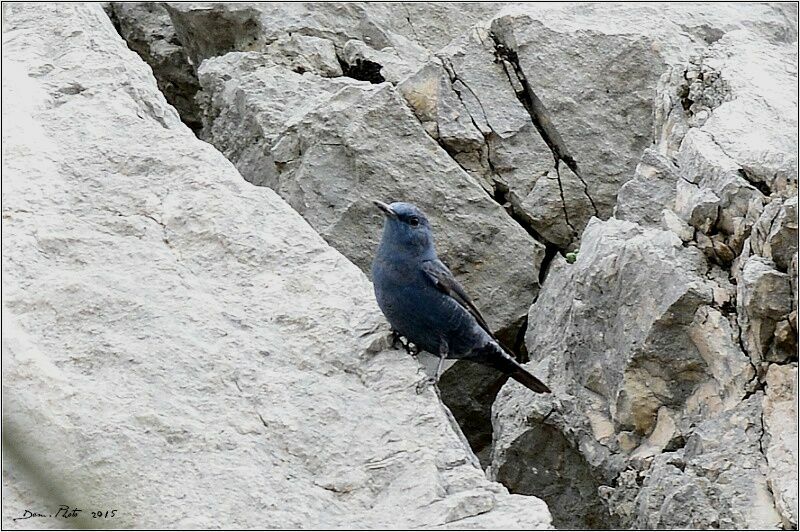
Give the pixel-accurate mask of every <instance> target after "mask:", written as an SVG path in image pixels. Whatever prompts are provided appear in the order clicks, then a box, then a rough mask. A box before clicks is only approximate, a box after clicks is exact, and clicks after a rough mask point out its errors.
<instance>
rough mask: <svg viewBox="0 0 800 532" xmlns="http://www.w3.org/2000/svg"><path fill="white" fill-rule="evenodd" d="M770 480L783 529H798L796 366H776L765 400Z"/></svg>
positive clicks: (765, 443) (770, 374) (764, 444)
mask: <svg viewBox="0 0 800 532" xmlns="http://www.w3.org/2000/svg"><path fill="white" fill-rule="evenodd" d="M763 410H764V418H763V419H764V438H763V442H762V447H763V448H764V450H765V455H766V457H767V463H768V464H769V470H768V473H767V481H768V482H769V487H770V491H771V492H772V494H773V496H774V497H775V505H776V506H777V508H778V511H779V512H780V514H781V517H782V518H783V526H784V528H786V529H788V530H791V529H793V528H797V456H798V454H797V364H790V365H786V366H779V365H777V364H773V365H771V366H770V367H769V371H767V387H766V394H765V395H764V400H763Z"/></svg>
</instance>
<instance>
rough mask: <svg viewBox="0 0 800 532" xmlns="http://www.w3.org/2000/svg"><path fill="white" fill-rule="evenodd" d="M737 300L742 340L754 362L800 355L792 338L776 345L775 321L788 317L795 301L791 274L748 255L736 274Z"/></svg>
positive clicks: (779, 359)
mask: <svg viewBox="0 0 800 532" xmlns="http://www.w3.org/2000/svg"><path fill="white" fill-rule="evenodd" d="M736 301H737V307H738V311H739V314H738V319H739V326H740V327H741V329H742V342H743V345H744V348H745V349H746V350H747V353H748V355H750V358H751V359H752V360H753V363H754V364H758V365H759V366H760V367H763V363H764V361H766V360H770V361H774V362H784V361H786V360H787V359H788V358H790V357H795V356H797V353H796V350H795V349H791V341H789V342H786V341H781V342H778V345H777V346H776V345H773V344H774V343H775V340H774V337H775V334H776V332H779V331H778V330H776V325H777V324H778V323H779V322H781V321H783V320H787V318H788V315H789V313H790V312H791V311H792V301H793V300H792V287H791V282H790V280H789V276H788V275H787V274H785V273H781V272H779V271H778V270H776V269H775V263H773V262H772V261H771V260H769V259H765V258H763V257H759V256H757V255H753V256H751V257H750V258H748V259H747V260H746V261H745V263H744V266H743V267H742V270H741V273H740V274H739V275H738V276H737V296H736ZM796 342H797V341H796V339H795V341H794V345H795V346H796ZM787 343H788V344H789V345H788V346H786V344H787ZM782 346H783V347H789V349H780V347H782ZM776 347H778V349H775V348H776Z"/></svg>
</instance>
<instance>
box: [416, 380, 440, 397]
mask: <svg viewBox="0 0 800 532" xmlns="http://www.w3.org/2000/svg"><path fill="white" fill-rule="evenodd" d="M437 384H439V379H435V378H433V377H425V378H424V379H422V380H421V381H419V382H418V383H417V386H416V389H417V395H419V394H421V393H422V392H424V391H425V388H427V387H429V386H436V385H437Z"/></svg>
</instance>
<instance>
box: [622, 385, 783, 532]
mask: <svg viewBox="0 0 800 532" xmlns="http://www.w3.org/2000/svg"><path fill="white" fill-rule="evenodd" d="M761 399H762V396H761V394H760V393H759V394H757V395H754V396H753V397H751V398H750V399H749V400H747V401H744V402H742V403H741V404H740V406H738V407H737V408H735V409H732V410H729V411H727V412H725V413H724V414H723V415H721V416H720V417H719V418H717V419H709V420H708V421H705V422H703V423H701V424H700V425H698V426H697V427H695V429H694V431H693V432H692V434H691V436H689V437H688V438H687V440H686V445H685V447H684V448H683V449H681V450H678V451H676V452H670V453H664V454H661V455H659V456H657V457H656V458H655V459H654V460H653V464H652V465H651V466H650V469H649V471H648V472H647V474H646V475H645V476H644V481H643V485H642V487H641V489H640V490H639V493H638V495H637V497H636V500H635V503H634V504H635V515H636V519H635V521H634V527H635V528H643V529H659V528H673V527H683V528H720V529H753V528H758V529H766V528H770V529H774V528H777V527H778V526H779V525H780V516H779V515H778V513H777V512H776V510H775V507H774V505H773V501H772V496H771V495H770V492H769V486H768V484H767V478H766V471H767V464H766V460H765V459H764V455H763V454H762V453H761V450H760V438H761V437H762V434H763V429H762V427H761V421H760V419H761Z"/></svg>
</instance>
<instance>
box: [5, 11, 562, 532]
mask: <svg viewBox="0 0 800 532" xmlns="http://www.w3.org/2000/svg"><path fill="white" fill-rule="evenodd" d="M4 15H5V18H4V34H3V39H4V42H3V44H4V46H3V52H4V54H5V55H4V85H3V94H4V103H6V104H7V105H4V119H5V120H4V122H5V123H6V124H8V125H9V127H8V128H4V138H3V145H4V178H3V185H4V187H3V194H4V196H3V237H4V238H3V256H4V274H3V288H4V290H3V369H4V371H3V386H4V392H3V393H4V405H3V428H4V436H3V438H4V451H5V452H4V464H3V484H4V493H5V495H6V501H4V502H5V504H4V508H3V525H4V527H7V528H10V527H25V526H32V527H63V526H64V525H63V522H62V520H61V518H35V519H34V518H32V519H30V520H26V521H17V522H14V521H12V519H13V518H15V517H19V516H20V515H21V513H22V509H24V508H29V509H31V510H33V511H41V512H42V513H44V512H48V513H49V511H51V510H52V509H53V508H52V507H53V506H55V507H57V506H58V504H60V503H61V502H64V503H68V504H70V505H74V506H76V507H78V508H82V509H84V513H87V514H88V513H89V511H88V509H89V508H103V509H105V508H109V509H110V508H112V507H114V508H120V509H122V510H120V511H118V512H117V515H116V516H115V517H114V518H113V519H110V518H109V519H108V520H104V523H106V524H105V525H103V526H113V527H146V528H151V527H153V528H157V527H161V526H167V527H177V528H187V527H188V528H210V527H220V526H230V525H232V524H233V525H234V526H239V527H244V528H251V527H259V526H264V525H265V523H266V524H268V526H271V527H278V528H329V527H330V528H340V527H352V526H365V527H387V528H406V527H425V526H428V527H429V526H442V527H448V526H459V527H462V526H468V527H477V528H481V527H502V528H542V527H547V526H548V525H549V514H548V512H547V509H546V507H545V506H544V504H543V503H542V502H541V501H539V500H538V499H535V498H532V497H523V496H520V495H509V494H508V492H507V491H506V490H505V488H503V487H502V486H500V485H498V484H496V483H493V482H489V481H488V480H486V478H485V476H484V474H483V472H482V471H481V470H480V468H478V467H477V466H476V465H475V464H476V461H475V458H474V455H472V453H471V451H470V450H469V449H468V448H467V447H466V446H465V444H464V442H463V438H462V437H461V436H460V432H459V431H458V428H457V426H455V425H454V423H453V421H452V418H451V417H450V416H449V413H448V412H447V411H446V409H443V408H442V407H441V404H440V403H439V401H438V400H437V399H436V395H435V394H434V393H433V392H432V391H430V390H429V391H427V392H425V393H424V394H422V395H419V396H418V395H417V394H416V393H415V391H414V384H415V382H416V381H417V380H418V379H419V377H418V375H417V374H416V366H415V364H414V363H413V361H412V360H411V359H410V358H409V357H407V356H405V354H404V353H401V352H399V351H396V350H391V349H388V348H387V346H388V343H387V342H388V340H387V337H386V333H387V330H386V328H385V326H384V325H383V321H382V319H381V317H380V313H379V311H378V309H377V307H376V305H375V304H374V302H373V297H372V293H371V292H372V291H371V286H370V284H369V282H368V281H367V280H366V278H365V276H364V275H363V274H362V272H361V271H359V269H358V268H357V267H356V266H354V265H353V264H352V263H351V262H350V261H348V260H347V259H346V258H345V257H344V256H342V255H341V254H339V253H338V252H337V251H335V250H334V249H332V248H331V247H329V246H328V245H327V244H326V243H325V241H324V240H323V239H322V238H320V237H319V236H318V235H317V234H316V233H315V232H314V231H313V230H312V228H311V227H310V226H309V225H308V224H307V223H306V222H305V221H304V220H303V219H302V218H301V217H300V216H299V215H298V214H297V213H296V212H294V211H293V210H292V209H291V208H290V206H289V205H288V204H287V203H286V202H284V201H283V200H282V199H281V198H280V197H279V196H278V195H277V194H276V193H274V192H273V191H271V190H269V189H267V188H258V187H253V186H252V185H250V184H248V183H246V182H245V181H244V180H243V179H242V178H241V176H240V175H239V173H238V172H237V171H236V169H235V168H234V167H233V165H232V164H231V163H230V162H228V161H226V160H225V158H224V157H223V156H222V155H221V154H220V153H219V152H218V151H217V150H215V149H214V148H213V147H211V146H210V145H208V144H206V143H203V142H201V141H199V140H197V139H196V138H195V137H194V136H193V135H192V133H191V131H190V130H189V129H188V128H186V127H185V126H184V125H183V124H182V123H181V122H180V120H179V118H178V115H177V113H176V112H175V110H174V109H173V108H172V107H171V106H169V105H168V104H167V103H166V101H165V100H164V98H163V96H162V95H161V94H160V93H159V91H158V90H157V87H156V83H155V80H154V79H153V78H152V76H151V74H150V72H149V70H148V68H147V67H146V66H145V65H144V63H143V62H141V60H139V58H138V57H136V55H135V54H134V53H132V52H131V51H129V50H127V49H126V47H125V45H124V42H123V41H122V40H121V39H120V38H119V36H118V35H117V34H116V32H115V31H114V28H113V26H112V24H111V22H110V21H109V19H108V18H107V17H106V15H105V14H104V13H103V11H102V9H101V8H100V6H98V5H90V4H87V5H70V6H68V7H67V6H63V5H62V6H55V5H47V4H43V5H37V6H32V5H24V4H17V5H13V6H6V8H5V12H4ZM37 475H38V477H37ZM42 475H44V481H45V483H46V484H48V485H49V486H50V489H51V493H50V495H52V496H53V498H52V499H47V498H42V497H41V496H40V493H41V491H42V490H43V489H44V488H43V487H42V486H41V485H40V484H37V482H38V481H37V478H39V480H41V476H42ZM48 479H51V480H52V481H50V480H48ZM59 486H60V487H61V488H63V489H61V490H60V491H59V490H58V488H59ZM54 489H55V490H56V493H52V490H54ZM45 491H46V490H45ZM209 500H213V501H214V504H213V505H209V504H207V502H208V501H209ZM164 507H169V508H171V509H172V510H171V511H170V512H169V513H166V514H165V513H164V512H163V511H161V510H160V509H162V508H164ZM84 517H85V518H88V516H84ZM89 523H90V524H91V521H89ZM84 524H85V523H84ZM95 524H96V521H95Z"/></svg>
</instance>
